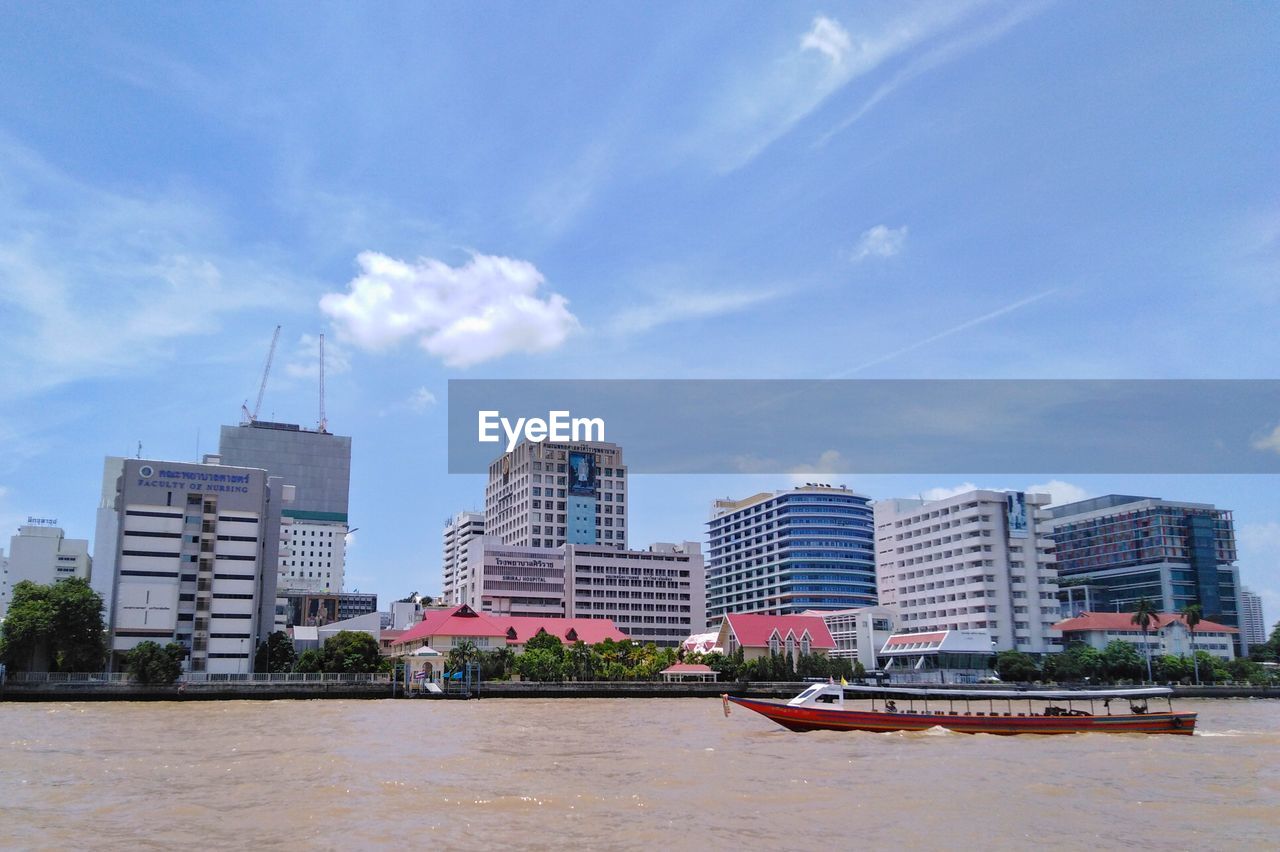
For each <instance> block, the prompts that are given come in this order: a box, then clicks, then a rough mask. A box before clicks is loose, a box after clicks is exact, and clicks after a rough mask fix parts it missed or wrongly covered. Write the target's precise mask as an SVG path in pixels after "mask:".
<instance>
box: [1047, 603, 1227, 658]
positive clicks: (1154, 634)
mask: <svg viewBox="0 0 1280 852" xmlns="http://www.w3.org/2000/svg"><path fill="white" fill-rule="evenodd" d="M1053 628H1054V629H1055V630H1061V631H1062V643H1063V644H1064V645H1069V644H1070V643H1072V642H1084V643H1085V644H1086V645H1089V646H1090V647H1093V648H1097V649H1099V650H1101V649H1102V648H1105V647H1106V645H1107V643H1108V642H1112V641H1115V640H1117V639H1119V640H1122V641H1124V642H1129V643H1130V644H1133V645H1136V646H1138V652H1139V653H1143V652H1144V651H1149V652H1150V653H1151V654H1172V655H1174V656H1189V655H1190V654H1191V651H1192V644H1193V643H1192V638H1193V637H1192V631H1190V630H1188V629H1187V622H1186V619H1184V618H1183V617H1182V615H1181V614H1179V613H1176V612H1162V613H1158V614H1157V615H1156V616H1155V618H1154V619H1152V622H1151V626H1150V628H1149V629H1148V630H1147V634H1146V639H1145V641H1146V646H1147V647H1145V648H1144V646H1143V641H1144V639H1143V634H1142V628H1140V627H1139V626H1138V625H1136V624H1134V623H1133V613H1131V612H1084V613H1081V614H1080V615H1079V616H1077V617H1075V618H1068V619H1067V620H1066V621H1059V622H1058V623H1057V624H1055V625H1054V626H1053ZM1239 632H1240V631H1239V630H1237V629H1236V628H1234V627H1230V626H1228V625H1226V624H1218V623H1217V622H1215V621H1201V622H1200V623H1199V624H1197V625H1196V629H1195V631H1194V645H1195V650H1197V651H1207V652H1209V653H1210V654H1213V655H1214V656H1215V657H1221V658H1222V659H1224V660H1231V659H1234V658H1235V643H1234V642H1233V641H1232V639H1231V636H1232V634H1234V633H1239Z"/></svg>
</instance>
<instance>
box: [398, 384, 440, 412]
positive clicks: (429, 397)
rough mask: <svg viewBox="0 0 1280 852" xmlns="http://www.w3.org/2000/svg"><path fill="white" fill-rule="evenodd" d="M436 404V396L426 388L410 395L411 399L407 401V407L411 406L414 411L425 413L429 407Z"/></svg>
mask: <svg viewBox="0 0 1280 852" xmlns="http://www.w3.org/2000/svg"><path fill="white" fill-rule="evenodd" d="M435 404H436V395H435V394H433V393H432V392H431V391H429V390H427V389H426V388H418V389H417V390H416V391H414V392H413V393H411V394H409V398H408V399H407V400H406V401H405V405H407V406H409V408H410V409H412V410H413V411H425V410H426V409H427V408H428V407H430V406H432V405H435Z"/></svg>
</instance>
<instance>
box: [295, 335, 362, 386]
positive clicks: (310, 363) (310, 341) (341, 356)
mask: <svg viewBox="0 0 1280 852" xmlns="http://www.w3.org/2000/svg"><path fill="white" fill-rule="evenodd" d="M284 371H285V372H286V373H287V374H289V375H290V376H292V377H293V378H295V379H315V378H319V376H320V337H319V335H315V334H303V335H300V336H299V337H298V342H297V343H295V344H294V347H293V352H292V353H291V355H290V357H289V360H288V362H287V363H286V364H285V367H284ZM350 371H351V356H350V354H349V353H348V352H347V350H346V348H345V347H344V346H343V345H342V344H341V343H339V342H338V341H336V340H334V339H333V338H332V337H326V338H325V341H324V373H325V376H337V375H341V374H342V373H347V372H350Z"/></svg>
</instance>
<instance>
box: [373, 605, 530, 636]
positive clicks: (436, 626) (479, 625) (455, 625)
mask: <svg viewBox="0 0 1280 852" xmlns="http://www.w3.org/2000/svg"><path fill="white" fill-rule="evenodd" d="M506 634H507V630H506V628H505V627H503V626H501V625H500V624H498V623H497V622H496V621H494V619H493V617H492V616H489V615H485V614H484V613H480V612H476V611H475V610H473V609H472V608H471V607H469V606H467V605H466V604H460V605H458V606H455V607H451V608H449V609H438V610H430V611H427V612H424V613H423V614H422V621H420V622H418V623H417V624H415V625H414V626H413V627H411V628H409V629H408V630H406V631H405V632H404V633H403V634H402V635H401V636H400V638H399V639H398V640H397V642H396V644H404V643H406V642H417V641H419V640H422V641H423V642H426V643H427V644H430V639H431V638H432V637H433V636H492V637H499V636H506Z"/></svg>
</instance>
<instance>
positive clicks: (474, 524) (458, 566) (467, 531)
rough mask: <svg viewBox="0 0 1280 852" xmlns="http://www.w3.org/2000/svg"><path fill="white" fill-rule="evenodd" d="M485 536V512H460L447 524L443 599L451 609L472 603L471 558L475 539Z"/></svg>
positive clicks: (442, 580)
mask: <svg viewBox="0 0 1280 852" xmlns="http://www.w3.org/2000/svg"><path fill="white" fill-rule="evenodd" d="M482 535H484V513H483V512H459V513H458V514H456V515H454V516H453V517H452V518H450V519H449V520H448V521H446V522H445V525H444V559H443V562H442V563H441V569H440V578H441V588H442V591H441V597H443V598H444V600H445V602H446V603H447V604H449V605H450V606H453V605H456V604H460V603H466V602H467V601H469V600H470V599H471V598H470V594H471V591H472V589H471V586H472V576H471V569H470V565H469V563H468V562H467V557H468V555H469V554H470V549H469V548H468V545H469V544H470V542H471V540H472V539H475V538H479V537H480V536H482Z"/></svg>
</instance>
